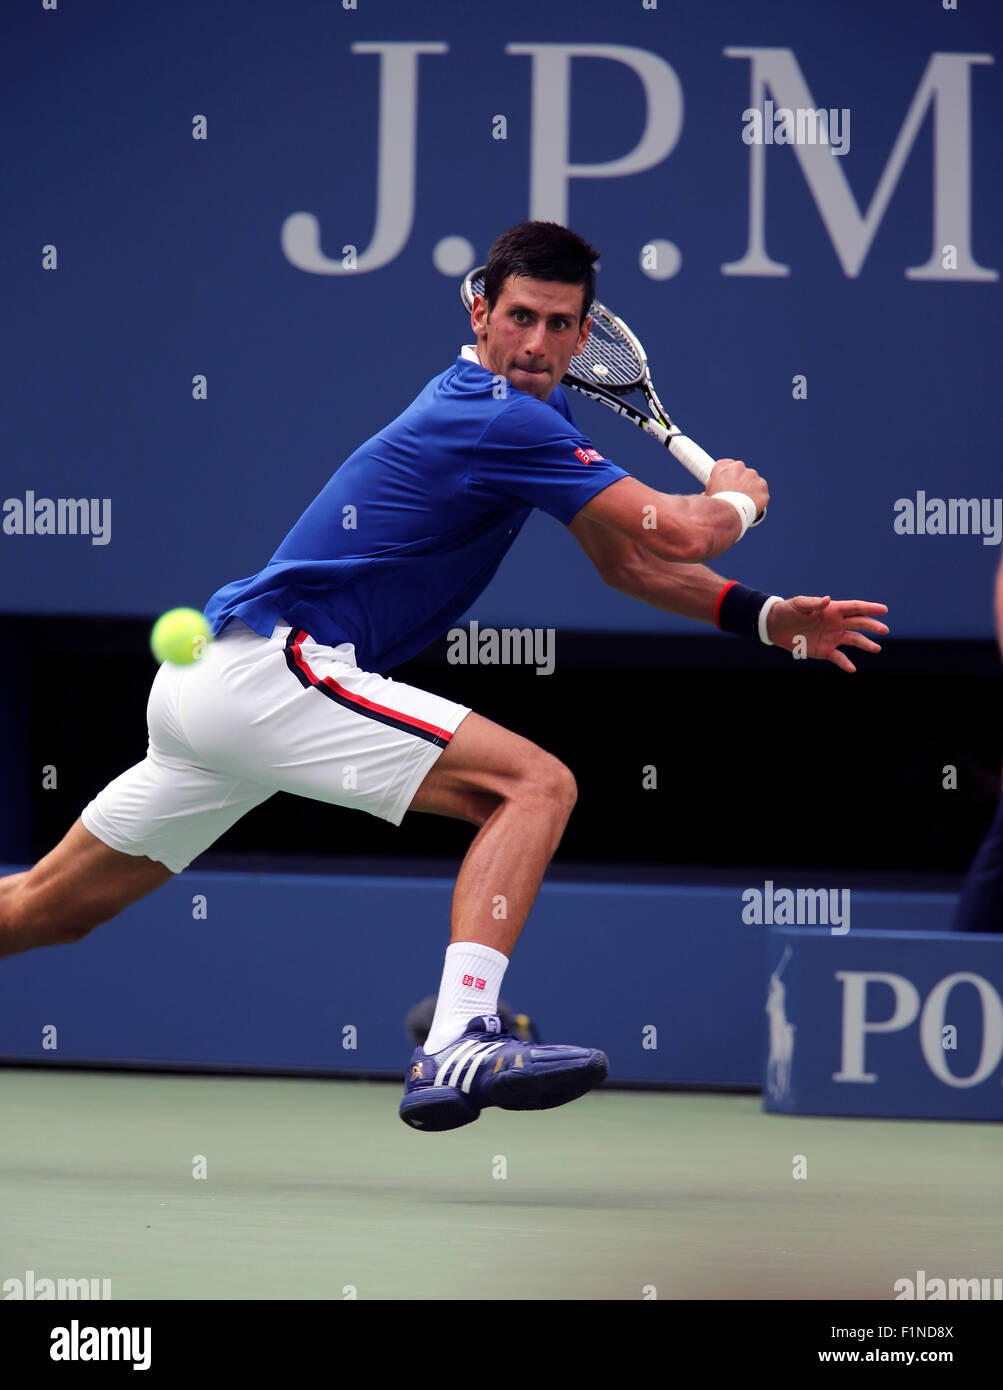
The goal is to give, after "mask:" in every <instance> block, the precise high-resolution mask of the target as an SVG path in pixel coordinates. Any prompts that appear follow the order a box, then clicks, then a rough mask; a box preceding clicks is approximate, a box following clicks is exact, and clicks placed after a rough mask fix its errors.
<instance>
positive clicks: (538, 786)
mask: <svg viewBox="0 0 1003 1390" xmlns="http://www.w3.org/2000/svg"><path fill="white" fill-rule="evenodd" d="M526 782H527V786H528V788H529V790H530V793H531V794H532V795H533V796H534V797H535V798H537V799H538V800H540V801H542V802H544V803H545V804H546V805H547V806H548V807H549V808H550V810H551V811H552V812H553V813H554V815H555V816H556V817H558V818H560V819H561V820H564V821H566V820H567V819H568V817H569V816H570V815H571V812H572V811H573V810H574V806H575V802H576V801H577V800H578V784H577V782H576V781H575V777H574V773H573V772H572V771H571V769H570V768H569V767H566V766H565V764H564V763H562V762H561V760H560V759H559V758H555V757H552V756H551V754H549V753H541V754H540V757H539V758H538V759H536V761H535V762H534V764H533V765H532V767H531V768H529V769H528V771H527V777H526Z"/></svg>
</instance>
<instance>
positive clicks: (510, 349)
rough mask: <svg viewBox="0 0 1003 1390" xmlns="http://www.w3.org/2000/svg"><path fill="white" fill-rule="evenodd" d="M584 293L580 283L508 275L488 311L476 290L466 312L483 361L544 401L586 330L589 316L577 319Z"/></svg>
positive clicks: (586, 336) (481, 296)
mask: <svg viewBox="0 0 1003 1390" xmlns="http://www.w3.org/2000/svg"><path fill="white" fill-rule="evenodd" d="M584 293H585V292H584V290H583V289H582V287H581V286H580V285H564V284H562V283H561V282H560V281H557V280H530V279H527V277H526V276H525V275H510V276H509V277H508V279H507V280H506V281H505V283H504V285H503V286H502V289H501V293H500V294H499V296H498V298H497V300H496V301H495V307H494V308H493V309H492V310H491V312H490V314H489V313H488V302H487V300H486V299H485V298H484V296H483V295H475V296H474V307H473V310H472V312H471V316H470V318H471V323H472V324H473V328H474V332H475V333H476V334H477V351H478V355H479V356H480V359H481V362H482V363H483V365H484V366H485V367H486V368H487V369H488V371H489V372H493V373H494V374H495V376H501V377H504V378H505V380H506V381H510V382H511V383H512V385H513V386H517V387H518V388H519V390H520V391H525V392H526V393H527V394H528V395H530V396H536V397H537V398H538V399H539V400H541V401H545V400H546V399H547V397H548V396H549V395H550V393H551V391H553V389H554V387H555V386H556V385H557V383H558V382H559V381H560V379H561V377H562V376H563V375H564V373H565V372H566V371H567V370H568V364H569V363H570V361H571V359H572V357H574V356H576V355H577V354H578V353H579V352H581V350H582V348H583V347H584V346H585V340H586V339H587V338H588V336H589V328H590V327H591V325H592V320H591V319H586V320H585V322H584V323H583V324H582V325H581V327H579V322H578V321H579V318H580V316H581V312H582V297H583V295H584Z"/></svg>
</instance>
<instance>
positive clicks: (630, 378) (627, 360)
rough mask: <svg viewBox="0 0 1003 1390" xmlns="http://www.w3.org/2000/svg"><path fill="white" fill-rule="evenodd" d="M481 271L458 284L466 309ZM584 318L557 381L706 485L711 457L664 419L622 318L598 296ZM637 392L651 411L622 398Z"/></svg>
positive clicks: (480, 286) (479, 288)
mask: <svg viewBox="0 0 1003 1390" xmlns="http://www.w3.org/2000/svg"><path fill="white" fill-rule="evenodd" d="M484 270H485V267H484V266H478V267H477V269H475V270H472V271H470V273H469V275H467V277H466V278H465V280H464V281H463V284H462V285H461V286H460V298H461V299H462V301H463V307H464V308H465V309H467V310H468V311H469V310H471V309H472V308H473V307H474V295H475V294H483V293H484ZM589 317H590V318H591V319H592V327H591V329H590V330H589V336H588V341H587V342H586V344H585V347H584V349H583V350H582V352H581V353H579V355H578V356H577V357H573V358H572V359H571V368H570V369H569V370H568V372H567V374H566V375H565V376H564V377H563V379H562V381H561V385H562V386H568V387H570V389H571V390H572V391H577V392H578V393H579V394H580V395H582V396H588V398H589V400H591V401H598V402H599V404H600V405H604V406H606V408H607V409H608V410H615V411H616V413H617V414H618V415H622V416H623V418H624V419H625V420H630V421H631V423H632V424H635V425H639V426H640V427H641V429H642V430H644V432H645V434H650V435H651V437H652V438H653V439H657V440H658V442H659V444H662V445H664V447H665V448H666V449H668V451H669V453H670V454H671V455H672V457H673V458H674V459H676V460H677V461H678V462H679V463H681V464H682V465H683V467H684V468H686V469H688V470H689V472H690V473H692V474H693V476H694V478H698V479H699V480H700V482H701V483H703V484H704V486H705V487H706V485H707V480H708V479H709V478H710V475H711V469H712V468H713V467H714V464H715V463H716V459H712V458H711V456H710V454H708V453H707V452H706V450H705V449H701V447H700V445H699V444H695V443H694V442H693V440H692V439H690V438H688V436H687V435H685V434H683V432H682V430H681V429H679V427H678V425H674V424H673V423H672V421H671V420H670V419H669V416H668V412H667V411H666V409H665V407H664V405H662V402H661V401H660V400H659V399H658V396H657V394H656V392H655V388H654V385H653V384H652V381H651V373H650V372H649V370H648V359H647V356H646V355H645V351H644V348H643V347H642V346H641V344H640V343H639V342H638V340H637V338H636V337H635V336H634V334H633V333H632V332H631V331H630V329H629V328H628V327H627V325H626V324H625V323H624V321H623V319H620V318H617V316H616V314H611V313H610V311H609V310H608V309H607V308H606V306H605V305H604V304H600V303H599V301H598V299H595V300H593V301H592V307H591V309H589ZM638 391H639V392H641V393H642V394H643V396H644V400H645V404H646V405H647V407H648V410H649V412H650V413H649V414H647V415H646V414H645V413H644V411H643V410H638V409H637V407H636V406H633V405H630V404H628V402H627V401H625V400H624V397H625V396H630V395H633V394H634V393H635V392H638ZM765 515H766V512H765V511H763V512H760V513H759V515H758V516H757V517H756V519H755V521H753V522H752V525H753V526H758V525H759V523H760V522H761V521H762V519H763V517H764V516H765Z"/></svg>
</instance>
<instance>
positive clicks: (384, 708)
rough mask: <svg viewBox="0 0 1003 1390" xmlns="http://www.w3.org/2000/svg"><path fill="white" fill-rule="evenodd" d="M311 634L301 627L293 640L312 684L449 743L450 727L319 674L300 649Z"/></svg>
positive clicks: (293, 647)
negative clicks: (379, 700)
mask: <svg viewBox="0 0 1003 1390" xmlns="http://www.w3.org/2000/svg"><path fill="white" fill-rule="evenodd" d="M309 637H310V634H309V633H308V632H305V631H303V630H302V629H300V631H298V632H297V633H296V636H295V637H294V638H293V642H292V648H291V650H292V653H293V656H294V658H295V660H296V665H297V666H298V667H299V668H300V670H301V671H302V672H303V674H304V675H305V676H306V677H307V679H308V680H309V681H310V684H311V685H326V686H327V687H328V689H329V690H334V691H337V693H338V694H339V695H340V696H341V698H342V699H343V700H349V701H351V703H352V704H353V705H360V706H361V707H362V708H363V709H370V710H372V711H373V713H374V714H388V715H390V716H391V717H392V718H393V719H397V720H399V721H400V722H401V723H402V724H410V725H411V726H412V728H415V729H424V730H425V732H426V733H427V734H435V735H436V737H437V738H441V739H445V740H446V742H447V743H448V742H449V740H450V739H451V738H452V737H453V735H452V734H451V733H450V731H449V730H448V729H440V728H439V726H438V725H437V724H426V723H425V721H424V719H416V718H415V716H414V715H413V714H405V713H404V711H403V710H399V709H391V708H390V707H389V705H378V704H376V702H375V701H374V700H367V699H366V697H365V696H364V695H356V694H355V692H354V691H352V690H346V689H345V687H344V686H343V685H339V684H338V682H337V681H336V680H335V679H334V677H333V676H318V675H317V674H316V673H315V672H314V671H311V669H310V666H309V664H308V663H307V661H306V659H305V658H304V656H303V653H302V651H301V650H300V643H301V642H302V641H303V640H304V638H307V639H309Z"/></svg>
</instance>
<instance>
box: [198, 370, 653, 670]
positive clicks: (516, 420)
mask: <svg viewBox="0 0 1003 1390" xmlns="http://www.w3.org/2000/svg"><path fill="white" fill-rule="evenodd" d="M628 476H629V475H628V474H627V473H626V472H625V471H624V470H623V469H622V468H618V467H617V466H616V465H615V464H614V463H611V462H610V461H609V460H608V459H605V458H603V457H602V455H601V454H599V453H598V452H597V451H596V450H595V449H594V448H593V447H592V444H591V442H590V441H589V440H588V439H587V438H586V437H585V435H583V434H582V432H581V430H580V429H579V428H578V425H577V424H576V423H575V419H574V417H573V415H572V414H571V409H570V407H569V406H568V402H567V398H566V396H565V394H564V392H563V390H562V389H561V388H560V387H559V386H558V387H556V388H555V390H554V391H553V392H552V394H551V396H550V398H549V400H547V401H539V400H537V399H536V398H535V397H534V396H529V395H527V394H526V393H525V392H524V391H520V390H518V389H517V388H516V387H514V386H512V385H511V383H509V382H506V381H504V380H501V381H499V378H497V377H495V376H494V375H492V373H491V372H489V371H487V369H486V368H484V367H482V366H481V365H480V363H479V362H478V361H476V360H473V359H472V353H471V350H470V349H464V351H463V352H461V354H460V356H459V357H458V358H457V359H456V361H455V362H454V364H453V365H452V366H451V367H450V368H449V369H448V370H447V371H445V372H442V373H441V374H440V375H439V376H437V377H434V378H433V380H432V381H430V382H429V383H428V385H427V386H426V387H425V388H424V390H423V391H422V392H421V394H420V395H419V396H417V397H416V399H415V400H414V401H413V402H412V403H411V405H409V406H408V408H407V409H406V410H405V411H404V413H403V414H402V415H399V416H398V417H397V419H396V420H393V421H392V422H391V423H390V424H389V425H387V426H386V428H385V429H382V430H380V432H379V433H378V434H375V435H374V436H373V437H372V438H371V439H369V440H367V441H366V443H365V444H363V445H361V447H360V448H358V449H356V451H355V453H354V454H352V455H351V456H350V457H349V458H347V459H346V460H345V462H344V463H343V464H342V465H341V467H340V468H339V469H338V470H337V472H336V473H334V474H333V475H332V477H331V479H330V481H329V482H328V483H327V485H326V486H325V487H324V488H323V489H322V491H321V492H320V493H319V494H318V496H317V497H315V498H314V500H313V501H312V502H311V503H310V505H309V506H308V507H307V508H306V510H305V511H304V513H303V515H302V516H301V517H300V519H299V520H298V521H297V522H296V524H295V525H294V526H293V528H292V530H291V531H290V532H289V534H288V535H287V536H286V538H285V540H284V541H283V542H282V544H281V545H280V546H279V548H278V550H276V552H275V554H274V555H273V556H272V558H271V559H270V560H269V561H268V564H267V565H265V567H264V569H262V570H259V571H258V573H257V574H252V575H251V576H249V578H247V579H235V580H234V581H233V582H232V583H230V584H227V585H226V586H225V587H224V588H222V589H219V590H218V591H217V592H216V593H215V594H213V596H212V598H211V599H210V600H209V602H208V604H207V605H206V608H205V615H206V618H207V619H208V621H209V623H210V626H211V628H212V632H213V634H214V635H216V634H218V633H219V632H221V631H222V629H223V628H224V627H225V626H226V623H227V622H228V620H229V619H230V618H234V617H237V618H241V619H242V620H243V621H244V622H245V623H247V624H248V626H249V627H251V628H253V629H254V631H255V632H258V633H260V634H261V636H263V637H270V636H271V633H272V629H273V628H274V627H275V625H276V623H289V624H290V625H292V626H293V627H300V628H305V629H306V631H307V632H309V634H310V636H311V637H313V638H314V640H315V641H318V642H322V643H325V644H327V645H329V646H338V645H339V644H340V643H342V642H351V643H352V644H353V645H354V647H355V655H356V660H357V661H358V663H359V666H360V667H361V668H362V669H363V670H367V671H374V672H376V673H378V674H384V673H385V672H386V671H387V670H389V669H390V668H392V667H394V666H396V665H399V664H400V663H401V662H404V661H407V660H409V658H411V657H412V656H414V655H416V653H418V652H420V651H422V650H423V649H424V648H425V647H427V646H428V645H429V643H431V642H433V641H434V640H435V639H436V638H437V637H439V636H440V635H441V634H442V633H444V632H445V631H446V630H447V629H448V628H449V627H451V626H452V625H453V624H454V623H455V622H456V621H457V620H458V619H459V618H460V617H462V615H463V614H464V613H465V612H466V611H467V609H468V608H469V607H470V605H471V604H472V603H473V602H474V600H475V599H476V598H477V597H478V595H480V594H481V593H482V592H483V591H484V589H485V588H486V587H487V585H488V583H489V582H490V580H491V578H492V577H493V575H494V573H495V571H496V570H497V568H498V566H499V564H500V563H501V561H502V559H503V557H504V556H505V553H506V552H507V551H508V549H509V547H510V546H511V545H512V543H513V541H514V540H515V538H516V536H517V535H518V534H519V531H520V530H521V529H522V527H523V525H524V524H525V522H526V519H527V517H528V516H529V514H530V512H531V511H532V510H533V508H534V507H540V508H541V509H542V510H543V511H545V512H549V513H550V515H551V516H553V517H556V519H557V520H558V521H560V522H562V523H563V524H564V525H567V524H568V523H569V522H570V521H571V520H572V519H573V518H574V516H575V514H576V513H577V512H578V511H580V510H581V508H582V507H584V505H585V504H586V502H588V501H590V500H591V499H592V498H593V497H595V496H596V494H597V493H599V492H601V491H602V490H603V489H604V488H607V487H609V485H610V484H611V483H615V482H617V481H618V480H619V479H620V478H626V477H628Z"/></svg>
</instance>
